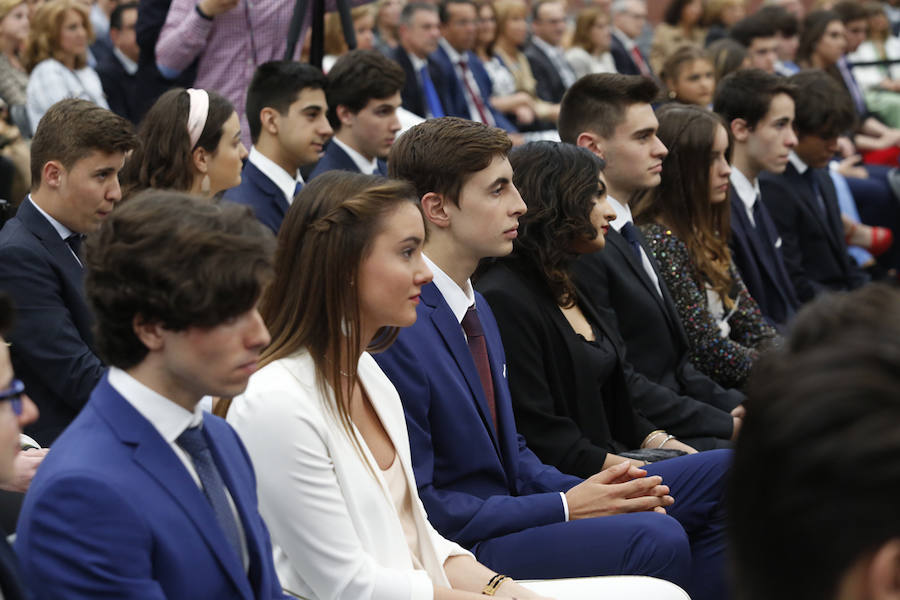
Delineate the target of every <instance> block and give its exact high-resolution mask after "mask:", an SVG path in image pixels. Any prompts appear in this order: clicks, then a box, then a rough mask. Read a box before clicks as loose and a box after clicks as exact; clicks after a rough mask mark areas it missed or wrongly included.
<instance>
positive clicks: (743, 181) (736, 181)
mask: <svg viewBox="0 0 900 600" xmlns="http://www.w3.org/2000/svg"><path fill="white" fill-rule="evenodd" d="M729 179H730V180H731V185H733V186H734V191H735V192H737V195H738V198H740V199H741V202H743V203H744V206H746V207H747V210H753V205H754V204H755V203H756V199H757V198H759V196H760V192H759V178H757V179H755V180H754V181H753V183H750V180H749V179H747V176H746V175H744V174H743V173H741V171H740V170H739V169H738V168H737V167H735V166H732V167H731V176H730V177H729Z"/></svg>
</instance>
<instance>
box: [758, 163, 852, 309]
mask: <svg viewBox="0 0 900 600" xmlns="http://www.w3.org/2000/svg"><path fill="white" fill-rule="evenodd" d="M812 176H813V177H815V180H816V181H817V182H818V186H819V189H820V191H821V194H822V197H823V198H822V199H823V201H824V205H825V210H826V213H825V214H826V216H823V214H822V211H821V209H820V208H819V206H818V201H817V200H816V196H815V194H814V193H813V189H812V187H811V185H810V183H809V181H808V179H807V178H806V177H804V176H803V175H801V174H800V173H799V172H798V171H797V169H796V168H795V167H794V165H793V163H788V166H787V168H786V169H785V171H784V173H782V174H780V175H775V174H773V173H762V174H761V175H760V177H759V186H760V191H761V194H762V200H763V202H764V203H765V205H766V208H768V209H769V213H771V215H772V220H773V221H774V222H775V226H776V227H777V228H778V232H779V233H780V234H781V240H782V246H781V249H782V254H783V256H784V264H785V266H786V267H787V270H788V274H789V275H790V277H791V281H792V282H793V284H794V291H795V292H796V293H797V297H798V298H799V299H800V301H801V302H807V301H809V300H811V299H812V298H813V297H814V296H815V295H816V294H818V293H820V292H822V291H825V290H852V289H855V288H858V287H860V286H861V285H863V284H864V283H866V282H868V280H869V277H868V275H867V274H866V273H865V272H864V271H862V270H861V269H860V268H859V267H858V266H857V265H856V264H855V263H854V262H853V259H851V258H850V255H849V254H848V253H847V244H846V242H845V241H844V232H843V226H842V224H841V216H840V210H839V209H838V203H837V194H836V192H835V190H834V183H832V181H831V177H830V176H829V175H828V173H826V172H825V171H824V170H822V169H813V173H812Z"/></svg>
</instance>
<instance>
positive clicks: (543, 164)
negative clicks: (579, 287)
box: [509, 142, 605, 308]
mask: <svg viewBox="0 0 900 600" xmlns="http://www.w3.org/2000/svg"><path fill="white" fill-rule="evenodd" d="M509 162H510V164H511V165H512V168H513V184H514V185H515V186H516V188H518V190H519V193H520V194H522V199H523V200H524V201H525V204H526V205H527V206H528V211H527V212H526V213H525V214H524V215H522V216H521V217H520V218H519V236H518V238H516V240H515V241H514V242H513V255H514V256H515V257H517V258H523V259H526V260H527V261H530V262H531V263H532V266H533V267H534V269H535V271H537V273H538V275H539V276H540V277H541V279H543V280H544V283H545V284H546V285H547V288H548V290H549V292H550V293H551V294H552V295H553V298H554V300H556V303H557V304H559V305H560V306H562V307H564V308H568V307H571V306H574V304H575V302H576V300H577V296H576V293H575V284H573V283H572V280H571V276H570V273H569V267H570V265H571V264H572V262H573V261H574V259H575V257H576V256H577V254H578V253H577V252H576V251H575V249H574V248H575V245H576V244H577V243H578V242H579V241H583V240H593V239H595V238H596V237H597V236H598V235H600V233H599V232H598V231H597V228H596V227H594V225H593V224H592V223H591V211H592V210H593V208H594V198H595V197H596V196H597V194H598V193H603V192H605V188H603V187H602V184H601V187H598V180H597V178H598V177H599V175H600V171H602V170H603V168H604V166H605V164H604V162H603V160H602V159H601V158H599V157H597V156H595V155H593V154H592V153H591V152H590V151H588V150H586V149H584V148H579V147H578V146H574V145H572V144H559V143H556V142H532V143H530V144H526V145H524V146H520V147H518V148H515V149H513V151H512V152H510V154H509Z"/></svg>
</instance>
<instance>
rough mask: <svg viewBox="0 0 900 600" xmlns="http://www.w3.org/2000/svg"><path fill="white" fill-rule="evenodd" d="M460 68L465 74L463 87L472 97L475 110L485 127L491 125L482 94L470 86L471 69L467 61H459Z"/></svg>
mask: <svg viewBox="0 0 900 600" xmlns="http://www.w3.org/2000/svg"><path fill="white" fill-rule="evenodd" d="M459 68H460V69H462V73H463V78H462V80H463V85H464V86H465V87H466V91H467V92H468V93H469V95H470V96H471V97H472V102H474V103H475V108H476V109H477V110H478V116H479V117H481V122H482V123H484V124H485V125H490V124H491V122H490V120H489V119H488V116H487V109H486V108H485V106H484V101H483V100H482V99H481V94H479V93H477V92H476V91H475V90H474V89H472V86H471V85H469V73H468V71H469V68H468V65H466V61H464V60H461V61H459Z"/></svg>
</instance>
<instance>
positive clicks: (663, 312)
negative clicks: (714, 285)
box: [559, 74, 744, 448]
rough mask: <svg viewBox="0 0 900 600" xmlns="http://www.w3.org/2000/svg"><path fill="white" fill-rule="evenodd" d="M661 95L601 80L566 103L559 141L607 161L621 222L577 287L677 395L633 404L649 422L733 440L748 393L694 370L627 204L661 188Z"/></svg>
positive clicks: (643, 368) (613, 78)
mask: <svg viewBox="0 0 900 600" xmlns="http://www.w3.org/2000/svg"><path fill="white" fill-rule="evenodd" d="M657 93H658V88H657V86H656V84H655V83H654V82H653V81H652V80H649V79H647V78H644V77H639V76H635V75H621V74H602V75H588V76H586V77H582V78H581V79H579V80H578V81H577V82H576V83H575V85H573V86H572V87H571V88H569V91H568V92H567V93H566V97H565V98H564V99H563V103H562V106H561V109H560V121H559V125H560V126H559V132H560V137H561V138H562V140H563V141H565V142H568V143H574V144H577V145H579V146H582V147H585V148H587V149H588V150H590V151H592V152H593V153H595V154H597V155H599V156H604V157H605V158H606V169H605V171H604V177H605V178H606V185H607V189H608V195H609V200H610V204H612V206H613V208H614V209H615V210H616V214H617V215H618V216H617V218H616V220H615V221H613V222H612V227H611V228H610V230H609V232H608V234H607V237H606V242H607V243H606V246H607V247H606V249H604V250H603V251H601V252H595V253H594V254H589V255H585V256H582V257H581V258H580V259H579V260H578V261H577V262H576V267H575V283H576V285H577V286H578V288H579V289H580V290H581V291H582V293H583V294H585V296H586V297H587V298H588V299H589V300H590V301H591V302H592V303H593V304H594V305H596V306H599V307H605V308H610V309H612V310H613V312H614V313H615V314H616V316H617V317H618V327H619V331H620V333H621V334H622V337H623V338H624V339H625V343H626V346H627V350H628V352H627V357H628V361H629V362H630V363H631V364H632V366H634V368H635V370H636V371H637V372H638V373H641V374H642V375H644V376H646V377H647V378H648V379H650V380H651V381H653V382H656V383H658V384H660V385H663V386H665V387H667V388H669V389H670V390H671V391H673V392H675V394H673V395H672V397H670V398H669V401H667V402H647V401H642V400H641V399H640V398H635V402H636V406H637V408H638V409H639V410H641V411H642V412H643V413H644V415H646V416H647V417H648V418H649V419H650V420H651V421H652V422H654V423H655V424H656V425H658V426H660V427H665V428H666V429H667V430H668V431H670V432H672V433H676V434H677V435H685V436H690V437H694V436H697V435H710V434H711V432H714V433H713V435H715V436H716V437H718V438H720V439H723V438H724V440H728V439H733V438H734V437H735V436H736V435H737V432H738V429H739V427H740V425H741V420H740V417H741V415H742V414H743V408H742V407H741V406H740V404H741V403H742V402H743V400H744V395H743V394H742V393H740V392H739V391H737V390H727V389H723V388H722V387H721V386H719V385H718V384H717V383H715V382H714V381H713V380H712V379H710V378H709V377H707V376H706V375H703V374H702V373H700V372H698V371H697V370H695V369H694V368H693V367H692V366H691V364H690V361H689V351H690V345H689V342H688V340H687V336H686V334H685V332H684V329H683V328H682V326H681V320H680V318H679V316H678V313H677V311H676V309H675V306H674V303H673V301H672V298H671V296H670V295H669V292H668V290H667V289H666V286H665V283H664V281H663V280H662V278H661V277H660V276H659V266H658V265H657V264H656V262H655V261H654V260H653V259H652V258H651V256H650V253H649V252H648V251H647V249H646V243H645V242H644V239H643V237H642V236H641V234H640V232H639V231H638V230H637V227H635V226H634V224H633V222H632V219H631V210H630V208H629V206H628V202H629V201H630V199H631V198H633V197H634V196H635V195H636V194H637V193H638V192H640V191H642V190H645V189H648V188H651V187H654V186H656V185H659V173H660V172H661V170H662V160H663V158H665V156H666V153H667V150H666V148H665V146H663V145H662V143H661V142H660V141H659V139H658V138H657V137H656V129H657V126H658V122H657V120H656V116H655V115H654V114H653V108H652V107H651V105H650V102H651V101H653V99H654V98H655V95H656V94H657ZM598 99H600V100H601V101H602V103H598V101H597V100H598ZM586 107H594V108H593V109H591V110H588V108H586ZM616 114H620V115H621V117H620V118H619V120H618V121H614V120H613V119H612V118H611V117H610V115H616ZM697 428H702V429H703V431H704V433H702V434H701V433H698V432H697ZM694 445H695V446H698V447H700V448H703V447H704V446H702V445H700V444H699V443H698V442H694ZM707 447H708V446H707Z"/></svg>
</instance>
